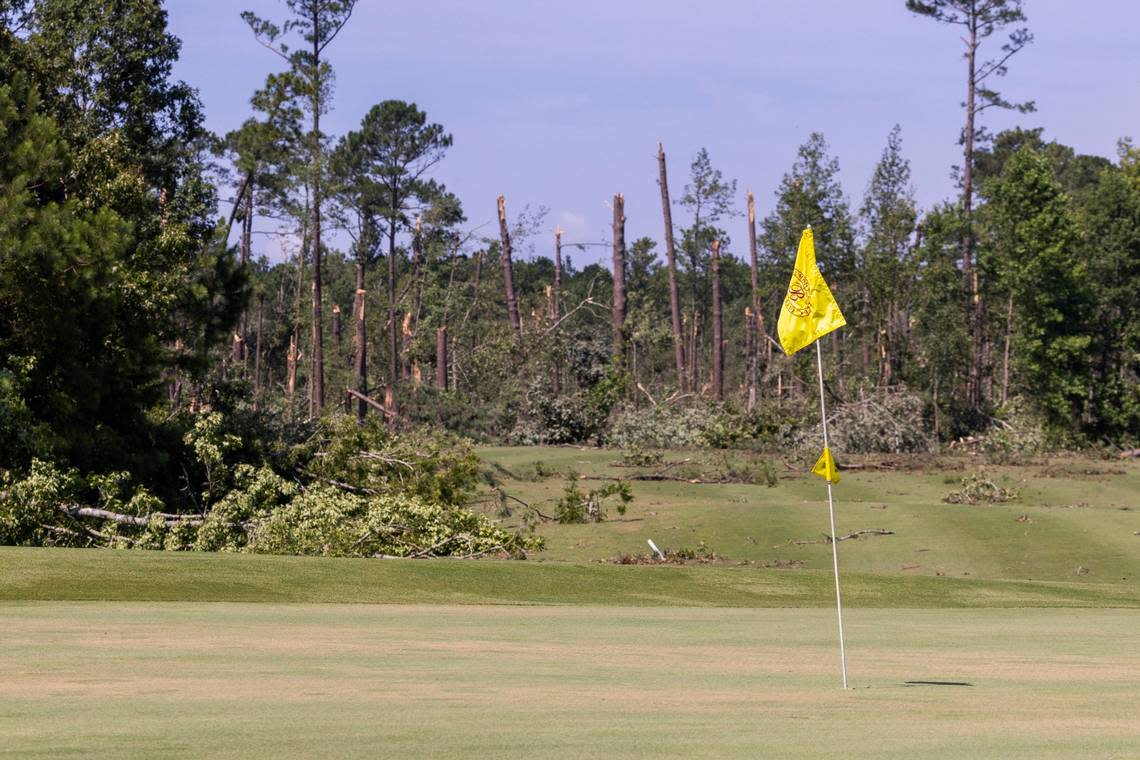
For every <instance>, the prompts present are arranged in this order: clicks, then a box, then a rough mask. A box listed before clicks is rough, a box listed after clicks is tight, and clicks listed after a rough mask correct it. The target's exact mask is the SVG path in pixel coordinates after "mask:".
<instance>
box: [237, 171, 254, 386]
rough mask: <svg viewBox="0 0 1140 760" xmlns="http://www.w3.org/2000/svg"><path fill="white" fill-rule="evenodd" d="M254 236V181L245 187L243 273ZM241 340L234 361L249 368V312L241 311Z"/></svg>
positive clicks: (247, 263)
mask: <svg viewBox="0 0 1140 760" xmlns="http://www.w3.org/2000/svg"><path fill="white" fill-rule="evenodd" d="M239 202H240V199H239ZM252 235H253V181H252V180H248V181H247V182H246V187H245V208H244V216H243V217H242V220H241V245H240V247H239V251H240V254H239V256H240V258H239V261H240V264H241V269H242V271H243V272H247V273H248V271H249V255H250V238H251V236H252ZM238 335H239V336H240V338H241V339H240V340H238V341H235V342H234V357H233V358H234V361H235V362H237V361H240V362H241V363H242V368H243V369H244V368H246V367H248V366H249V311H248V310H247V309H242V310H241V323H240V326H239V328H238Z"/></svg>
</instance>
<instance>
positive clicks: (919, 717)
mask: <svg viewBox="0 0 1140 760" xmlns="http://www.w3.org/2000/svg"><path fill="white" fill-rule="evenodd" d="M481 453H482V455H483V456H484V457H485V458H486V459H487V460H488V461H490V462H495V463H498V464H499V465H500V466H501V468H502V470H501V471H500V475H501V477H502V478H503V486H504V487H505V488H506V489H507V490H509V491H510V492H511V493H512V494H513V495H516V496H518V497H520V498H523V499H524V500H528V501H530V502H531V503H533V504H536V505H541V507H542V508H544V509H548V508H549V506H550V504H552V503H553V501H552V500H553V499H556V498H557V496H558V493H559V491H561V489H562V488H563V486H564V483H565V481H564V478H559V477H534V469H535V468H534V466H533V465H534V462H535V461H536V460H541V461H543V463H544V466H543V468H542V469H543V470H544V471H550V470H555V471H568V470H571V469H572V470H574V471H577V472H580V473H584V474H588V475H592V476H603V477H613V476H616V475H620V474H622V473H625V472H629V470H628V469H625V468H615V467H613V463H614V461H615V460H616V459H617V458H618V456H619V455H618V454H617V453H616V452H607V451H597V450H578V449H501V448H500V449H483V450H481ZM667 456H668V457H670V458H675V457H678V456H680V457H684V456H689V455H687V454H678V453H676V452H672V453H670V454H668V455H667ZM777 467H778V472H779V479H778V482H777V485H776V486H775V487H772V488H768V487H766V486H763V485H744V484H707V483H701V484H690V483H671V482H667V483H643V482H639V483H637V484H636V485H635V493H636V495H637V498H636V500H635V502H634V503H633V505H632V506H631V509H630V511H629V513H628V514H627V515H626V516H625V517H624V518H618V517H617V516H616V515H611V516H612V517H613V518H615V519H612V520H610V521H608V522H605V523H601V524H597V525H566V526H564V525H557V524H551V523H542V524H541V525H540V526H539V528H538V530H539V531H540V532H541V533H542V534H543V535H544V536H545V537H546V538H547V540H548V544H549V550H548V551H547V552H545V553H542V554H539V555H537V556H536V557H535V558H532V559H531V560H530V561H525V562H515V561H448V560H419V561H417V560H406V561H404V560H349V559H327V558H303V557H272V556H258V555H234V554H178V553H165V552H142V551H137V552H136V551H125V550H119V551H113V550H66V549H27V548H10V547H9V548H0V621H2V624H0V672H2V673H4V678H2V679H0V737H2V738H3V741H2V742H0V757H12V758H56V757H100V758H101V757H116V758H128V759H130V758H147V760H150V759H151V758H190V757H211V758H238V757H240V758H260V757H264V758H274V760H278V759H285V760H288V759H289V758H307V757H319V756H323V757H346V758H349V757H361V758H364V757H368V758H372V757H384V758H388V757H390V758H409V757H470V756H478V757H484V758H511V759H514V758H520V759H521V758H533V757H542V758H554V759H556V760H557V759H560V758H575V759H576V758H583V757H622V758H655V759H656V758H695V757H707V758H756V757H780V758H791V759H793V760H795V759H796V758H821V757H876V758H887V759H888V760H903V759H904V758H905V759H906V760H910V758H914V757H922V758H927V759H929V760H950V759H953V760H959V759H964V760H982V759H983V758H985V759H986V760H988V759H989V758H997V757H1000V758H1003V759H1010V760H1020V759H1024V760H1060V759H1061V758H1073V757H1120V758H1124V757H1140V741H1138V740H1137V738H1136V737H1137V736H1140V715H1138V713H1137V712H1136V703H1135V684H1136V682H1137V681H1138V680H1140V657H1138V656H1137V652H1138V651H1140V584H1137V583H1136V578H1137V576H1138V574H1140V536H1137V535H1134V534H1135V533H1136V532H1137V531H1140V514H1138V513H1140V504H1137V503H1136V500H1137V496H1138V494H1140V468H1138V467H1137V466H1136V465H1134V464H1131V463H1129V464H1127V465H1123V466H1113V467H1107V466H1105V465H1104V464H1103V463H1089V462H1083V461H1071V462H1070V461H1063V462H1060V463H1058V462H1055V461H1054V462H1043V463H1039V464H1036V465H1033V466H1031V467H1021V468H1008V467H1004V468H998V467H990V468H986V469H987V472H988V474H989V475H990V476H991V477H994V478H997V479H1000V481H1001V482H1002V483H1003V484H1004V485H1008V486H1012V487H1017V488H1019V489H1020V490H1021V492H1022V496H1021V498H1020V499H1019V500H1018V501H1015V502H1011V503H1008V504H995V505H977V506H961V505H949V504H944V503H943V502H942V501H941V499H942V497H943V496H944V495H945V494H946V493H947V492H948V491H949V490H952V489H954V488H956V487H957V486H956V480H957V479H958V478H959V477H960V476H961V475H962V474H965V473H967V472H969V471H971V469H972V468H974V469H976V468H975V467H974V465H973V463H971V462H970V461H968V460H967V461H961V460H959V461H950V462H943V463H942V464H941V466H939V467H938V468H935V467H933V466H930V467H928V469H927V470H926V471H922V470H921V469H917V470H913V471H905V472H902V471H896V472H849V473H847V474H846V475H845V476H844V479H843V482H842V483H841V484H840V486H839V488H837V490H836V494H837V497H838V500H839V501H838V504H837V510H838V529H839V532H840V533H841V534H842V533H845V532H849V531H854V530H859V529H865V528H884V529H888V530H892V531H894V534H893V535H890V536H878V537H874V538H869V539H859V540H854V541H844V542H842V543H841V544H840V545H839V548H840V562H841V566H842V569H843V593H844V601H845V613H846V614H845V618H846V624H847V651H848V657H849V665H850V675H851V684H852V686H853V687H854V688H853V689H852V690H850V691H842V690H841V689H840V688H839V672H838V656H837V642H836V625H835V617H834V615H835V613H834V609H833V604H834V597H833V593H834V587H833V585H832V582H833V581H832V576H831V571H830V547H829V545H828V544H826V543H823V542H820V543H796V541H803V540H814V539H819V538H820V537H821V536H822V534H823V533H824V532H825V531H826V527H825V526H826V524H827V523H826V503H825V502H824V501H823V494H824V492H823V489H822V488H821V484H820V482H819V481H817V480H814V479H810V478H807V477H805V476H803V475H802V474H800V473H796V472H792V471H791V470H788V469H787V468H786V467H784V466H783V464H782V463H780V462H777ZM528 470H529V474H528ZM509 473H515V474H516V475H518V477H511V475H510V474H509ZM593 482H594V481H586V482H585V483H583V487H589V486H590V485H591V484H592V483H593ZM483 508H485V509H487V510H488V511H492V512H493V511H494V510H495V505H494V503H493V502H490V501H488V502H487V503H485V504H484V506H483ZM519 518H520V515H519V513H518V512H516V513H515V515H514V516H512V517H510V518H507V523H508V524H510V523H517V522H518V521H519ZM646 538H653V539H655V540H656V541H657V542H658V543H659V544H661V545H663V546H669V547H674V548H682V547H694V546H696V545H697V544H698V542H701V541H703V542H704V543H705V544H706V545H708V546H710V547H711V548H713V549H714V550H715V551H716V552H717V553H719V554H722V555H727V556H728V557H729V560H727V561H724V562H720V563H717V564H711V565H685V566H675V565H669V566H661V565H617V564H613V563H612V562H611V561H609V560H612V559H613V558H614V557H615V556H617V555H619V554H634V553H643V552H645V551H646V547H645V539H646ZM775 563H784V564H788V563H791V564H792V565H794V566H795V569H771V568H766V567H764V566H763V565H765V564H775ZM1072 608H1082V609H1072Z"/></svg>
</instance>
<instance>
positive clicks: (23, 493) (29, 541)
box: [0, 459, 79, 546]
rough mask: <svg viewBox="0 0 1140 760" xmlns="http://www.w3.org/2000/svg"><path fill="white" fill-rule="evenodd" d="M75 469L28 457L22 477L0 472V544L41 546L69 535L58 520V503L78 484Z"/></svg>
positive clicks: (65, 500)
mask: <svg viewBox="0 0 1140 760" xmlns="http://www.w3.org/2000/svg"><path fill="white" fill-rule="evenodd" d="M78 482H79V477H78V473H77V472H76V471H75V470H64V469H61V468H59V467H58V466H56V465H55V464H53V463H51V462H44V461H42V460H39V459H35V460H32V463H31V468H30V469H29V471H28V473H27V475H25V476H24V477H17V476H15V475H13V473H11V472H8V471H4V472H2V473H0V544H9V545H17V546H43V545H48V546H50V545H53V544H59V543H63V544H64V545H68V544H69V543H70V541H69V539H70V538H72V536H70V534H69V532H68V531H66V530H62V529H55V530H53V526H55V525H56V523H58V521H59V520H58V516H59V507H60V505H63V504H66V503H68V502H70V501H71V500H72V498H73V497H74V494H75V491H76V490H77V488H78Z"/></svg>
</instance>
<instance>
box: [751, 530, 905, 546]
mask: <svg viewBox="0 0 1140 760" xmlns="http://www.w3.org/2000/svg"><path fill="white" fill-rule="evenodd" d="M894 534H895V532H894V531H893V530H883V529H882V528H869V529H867V530H857V531H855V532H854V533H848V534H847V535H846V536H840V537H839V538H837V539H835V540H836V541H846V540H847V539H849V538H859V536H893V535H894ZM788 543H789V544H794V545H796V546H805V545H807V544H830V543H831V536H829V535H827V534H826V533H825V534H823V538H816V539H810V540H809V539H804V540H801V541H789V542H788ZM784 546H787V544H784ZM773 548H775V549H778V548H779V547H778V546H776V547H773Z"/></svg>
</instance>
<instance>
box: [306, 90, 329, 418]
mask: <svg viewBox="0 0 1140 760" xmlns="http://www.w3.org/2000/svg"><path fill="white" fill-rule="evenodd" d="M319 129H320V117H319V111H317V110H314V112H313V132H314V133H315V134H319V132H318V130H319ZM315 139H316V137H315V136H314V140H315ZM318 150H319V148H315V149H314V157H315V160H314V163H315V164H316V166H315V167H314V169H315V171H314V173H313V209H312V211H313V236H312V240H311V245H312V251H313V313H312V320H313V335H312V346H311V348H310V350H311V352H312V353H311V354H310V356H309V367H310V373H311V375H312V377H311V379H310V382H311V383H312V395H311V397H310V399H309V417H310V418H313V417H319V416H320V415H321V412H322V411H323V410H324V406H325V352H324V335H323V331H322V330H321V319H322V317H321V180H320V167H319V163H320V159H319V158H317V157H316V151H318Z"/></svg>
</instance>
